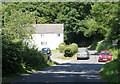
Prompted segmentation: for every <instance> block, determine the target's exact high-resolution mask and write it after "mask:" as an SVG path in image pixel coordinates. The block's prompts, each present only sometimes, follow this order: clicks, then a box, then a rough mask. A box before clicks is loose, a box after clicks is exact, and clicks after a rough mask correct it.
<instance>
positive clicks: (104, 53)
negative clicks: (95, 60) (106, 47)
mask: <svg viewBox="0 0 120 84" xmlns="http://www.w3.org/2000/svg"><path fill="white" fill-rule="evenodd" d="M101 55H110V52H101Z"/></svg>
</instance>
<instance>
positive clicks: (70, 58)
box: [55, 54, 77, 60]
mask: <svg viewBox="0 0 120 84" xmlns="http://www.w3.org/2000/svg"><path fill="white" fill-rule="evenodd" d="M55 58H56V59H62V60H72V59H76V58H77V54H75V55H73V56H72V57H65V56H59V57H55Z"/></svg>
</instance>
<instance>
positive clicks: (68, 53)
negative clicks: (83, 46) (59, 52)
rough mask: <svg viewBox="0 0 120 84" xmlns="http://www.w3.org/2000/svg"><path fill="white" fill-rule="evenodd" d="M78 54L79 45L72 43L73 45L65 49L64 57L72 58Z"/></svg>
mask: <svg viewBox="0 0 120 84" xmlns="http://www.w3.org/2000/svg"><path fill="white" fill-rule="evenodd" d="M77 52H78V45H77V44H76V43H72V44H71V45H69V46H67V47H66V48H65V50H64V56H65V57H72V56H73V55H74V54H75V53H77Z"/></svg>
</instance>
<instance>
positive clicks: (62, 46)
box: [59, 42, 66, 53]
mask: <svg viewBox="0 0 120 84" xmlns="http://www.w3.org/2000/svg"><path fill="white" fill-rule="evenodd" d="M65 47H66V43H65V42H63V43H61V44H59V51H60V53H63V52H64V49H65Z"/></svg>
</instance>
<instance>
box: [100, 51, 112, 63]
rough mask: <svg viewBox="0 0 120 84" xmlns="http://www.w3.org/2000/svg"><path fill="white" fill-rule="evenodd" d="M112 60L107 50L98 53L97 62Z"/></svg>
mask: <svg viewBox="0 0 120 84" xmlns="http://www.w3.org/2000/svg"><path fill="white" fill-rule="evenodd" d="M111 60H112V55H111V52H110V51H108V50H102V51H101V52H100V56H99V60H98V61H104V62H106V61H111Z"/></svg>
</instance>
